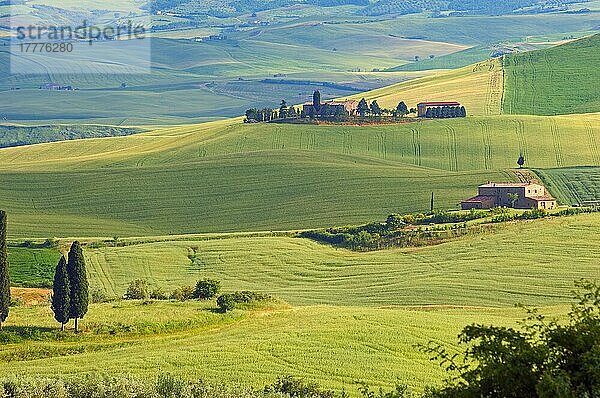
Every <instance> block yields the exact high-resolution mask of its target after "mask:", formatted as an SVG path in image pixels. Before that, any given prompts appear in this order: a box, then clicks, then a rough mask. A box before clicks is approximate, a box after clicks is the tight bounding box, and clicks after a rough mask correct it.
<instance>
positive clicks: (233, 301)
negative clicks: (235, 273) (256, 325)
mask: <svg viewBox="0 0 600 398" xmlns="http://www.w3.org/2000/svg"><path fill="white" fill-rule="evenodd" d="M270 299H272V297H271V296H269V295H266V294H262V293H256V292H250V291H247V290H244V291H241V292H235V293H225V294H222V295H220V296H219V297H218V298H217V307H218V308H219V310H220V311H221V312H228V311H231V310H233V309H234V308H236V307H238V306H239V305H240V304H242V305H244V304H246V305H247V304H254V303H258V302H261V301H266V300H270Z"/></svg>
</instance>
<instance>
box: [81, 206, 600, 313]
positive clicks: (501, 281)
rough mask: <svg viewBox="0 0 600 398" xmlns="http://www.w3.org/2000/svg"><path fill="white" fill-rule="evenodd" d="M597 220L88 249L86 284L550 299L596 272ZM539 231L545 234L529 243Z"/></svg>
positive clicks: (360, 298) (348, 301) (419, 298)
mask: <svg viewBox="0 0 600 398" xmlns="http://www.w3.org/2000/svg"><path fill="white" fill-rule="evenodd" d="M599 220H600V216H598V215H597V214H592V215H581V216H577V217H569V218H560V219H548V220H541V221H535V222H520V223H515V224H509V225H507V226H501V227H498V228H499V229H498V230H496V231H495V232H494V233H489V234H488V233H486V234H482V235H475V236H467V237H463V238H460V239H458V240H455V241H452V242H449V243H445V244H442V245H439V246H435V247H429V248H420V249H394V250H385V251H376V252H368V253H361V252H352V251H348V250H343V249H336V248H334V247H331V246H327V245H321V244H318V243H315V242H313V241H310V240H306V239H299V238H290V237H241V238H237V237H230V238H228V239H212V240H190V241H171V242H168V241H167V242H157V243H144V244H139V245H133V246H127V247H104V248H98V249H87V250H86V256H87V263H88V270H89V274H90V277H91V281H92V285H93V286H96V287H99V288H103V289H105V290H106V291H107V292H109V294H111V295H115V296H121V295H122V294H123V293H124V292H125V289H126V286H127V285H128V283H129V282H130V281H132V280H133V279H136V278H144V279H147V280H148V281H149V282H150V283H151V284H152V285H153V286H158V287H163V288H164V290H171V289H173V288H175V287H177V286H181V285H186V284H193V283H194V281H196V280H198V279H202V278H214V279H219V280H221V281H222V282H223V285H224V286H225V288H226V289H228V290H254V291H261V292H264V293H271V294H274V295H276V296H277V297H280V298H282V299H284V300H286V301H287V302H289V303H291V304H293V305H312V304H329V305H347V306H356V305H360V306H381V305H428V304H449V305H458V306H465V305H466V306H478V305H486V306H510V305H512V304H513V303H516V302H523V303H526V304H532V305H551V304H556V303H561V302H564V301H565V300H566V299H567V298H568V297H569V296H570V291H571V290H572V282H573V281H574V280H576V279H579V278H584V277H589V276H593V275H598V272H599V269H598V256H597V255H596V254H595V251H594V249H593V248H594V247H595V246H596V245H597V244H598V242H599V241H600V235H599V234H598V231H597V228H596V226H597V225H598V221H599ZM541 237H543V241H544V242H545V244H544V245H540V244H536V242H538V241H539V240H540V239H542V238H541ZM581 253H586V254H585V256H582V254H581ZM190 254H193V256H191V257H190Z"/></svg>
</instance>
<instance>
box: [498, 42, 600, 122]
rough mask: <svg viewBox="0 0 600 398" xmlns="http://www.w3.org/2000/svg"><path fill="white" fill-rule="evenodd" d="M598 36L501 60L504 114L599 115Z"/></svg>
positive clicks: (599, 61) (599, 60)
mask: <svg viewBox="0 0 600 398" xmlns="http://www.w3.org/2000/svg"><path fill="white" fill-rule="evenodd" d="M599 48H600V35H595V36H592V37H590V38H586V39H581V40H578V41H575V42H571V43H568V44H565V45H562V46H558V47H554V48H551V49H548V50H544V51H534V52H530V53H526V54H518V55H511V56H507V57H506V58H505V59H504V69H505V76H506V93H505V96H504V102H503V110H504V112H505V113H511V114H530V115H558V114H569V113H589V112H598V111H600V94H599V93H600V83H598V82H599V81H600V73H599V72H598V68H597V67H596V65H598V64H599V63H600V55H599V52H598V49H599Z"/></svg>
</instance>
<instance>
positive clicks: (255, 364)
mask: <svg viewBox="0 0 600 398" xmlns="http://www.w3.org/2000/svg"><path fill="white" fill-rule="evenodd" d="M546 311H547V312H550V313H558V312H563V311H566V308H549V309H547V310H546ZM133 314H135V316H134V315H133ZM519 317H521V312H520V311H519V310H515V309H476V308H472V309H443V308H439V309H435V308H431V309H418V308H415V309H400V308H398V309H396V308H379V309H373V308H368V309H367V308H361V307H337V306H309V307H300V308H293V309H290V308H287V309H286V308H274V309H267V310H260V311H250V312H247V311H246V312H242V311H240V310H236V311H235V312H234V313H232V314H229V315H227V316H223V315H220V314H215V313H213V312H210V311H207V306H206V305H203V304H192V303H185V304H177V303H154V304H150V305H142V304H140V303H135V302H134V303H119V304H103V305H93V306H92V307H91V308H90V313H89V315H88V316H87V317H86V319H85V322H84V325H85V327H87V328H88V329H89V330H90V332H89V333H88V334H87V335H84V336H82V337H81V338H79V339H73V338H71V339H69V338H67V340H66V341H61V342H54V341H52V340H49V341H44V340H43V339H42V341H31V342H28V343H26V344H24V343H18V344H2V346H1V347H0V358H1V359H0V375H11V374H15V373H21V372H26V373H27V374H28V375H30V376H32V375H45V376H49V375H57V374H61V375H63V376H68V375H71V374H86V373H90V372H100V373H108V374H111V373H112V374H123V370H124V369H127V371H126V373H129V374H142V375H147V376H149V377H153V376H154V375H155V373H156V369H160V370H161V371H162V372H169V373H172V374H177V375H181V376H184V377H187V378H190V379H191V378H198V377H202V378H204V379H206V380H211V381H217V382H226V383H235V384H241V385H244V386H253V387H257V388H260V387H262V386H264V385H265V384H267V383H272V382H273V381H274V380H275V378H276V377H277V376H280V375H287V374H292V375H295V376H299V377H304V378H307V379H309V380H315V381H317V382H318V383H320V384H321V385H323V386H326V387H328V388H335V389H338V390H339V389H341V388H345V389H346V391H347V392H348V393H350V394H352V396H357V395H358V392H357V389H356V385H355V382H356V381H365V382H367V383H369V384H370V385H372V386H385V387H391V386H392V385H393V384H394V383H395V382H396V381H397V379H399V381H401V382H405V383H407V384H409V385H410V386H411V387H413V388H415V389H419V390H420V389H422V388H423V387H424V386H425V385H428V384H437V383H439V382H440V381H441V379H442V378H443V372H442V370H441V368H440V367H439V366H438V365H437V364H435V363H433V362H430V361H429V360H428V357H427V356H426V355H425V354H422V353H419V352H418V351H417V350H416V349H415V347H414V345H415V344H419V343H421V344H426V343H427V342H428V341H429V340H434V341H437V342H441V343H446V344H448V345H449V346H450V347H452V346H453V345H454V343H455V338H456V335H457V334H458V332H459V330H460V328H461V327H460V325H462V324H465V323H473V322H483V323H486V324H491V323H493V324H514V322H515V321H516V320H517V319H518V318H519ZM12 319H13V321H12V322H13V325H14V326H11V328H14V329H15V330H18V328H26V327H29V326H31V325H32V324H35V325H40V326H41V325H45V326H46V327H56V324H55V323H54V322H53V321H52V315H51V313H50V312H49V310H48V309H46V308H41V307H33V308H17V309H15V310H14V315H13V318H12ZM109 319H110V321H108V320H109ZM120 325H122V326H125V325H129V328H124V327H120ZM40 326H37V327H40ZM37 333H38V335H41V336H44V333H46V334H49V333H50V332H49V331H47V330H44V329H42V330H41V331H40V330H38V332H37ZM65 355H67V356H65ZM340 364H344V365H343V366H340Z"/></svg>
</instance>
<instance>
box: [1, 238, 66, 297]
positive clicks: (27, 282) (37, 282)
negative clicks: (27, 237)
mask: <svg viewBox="0 0 600 398" xmlns="http://www.w3.org/2000/svg"><path fill="white" fill-rule="evenodd" d="M59 258H60V254H59V252H58V250H56V249H31V248H25V247H11V248H10V249H9V254H8V261H9V264H10V267H11V268H10V271H11V273H10V281H11V285H12V286H17V287H43V288H51V287H52V281H53V280H54V270H55V269H56V263H57V262H58V259H59Z"/></svg>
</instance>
